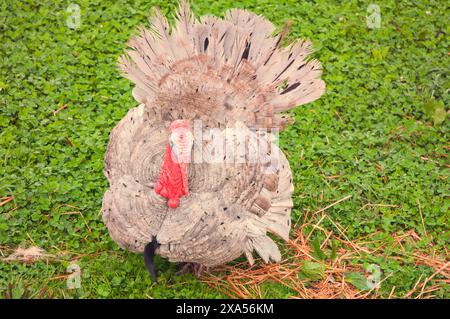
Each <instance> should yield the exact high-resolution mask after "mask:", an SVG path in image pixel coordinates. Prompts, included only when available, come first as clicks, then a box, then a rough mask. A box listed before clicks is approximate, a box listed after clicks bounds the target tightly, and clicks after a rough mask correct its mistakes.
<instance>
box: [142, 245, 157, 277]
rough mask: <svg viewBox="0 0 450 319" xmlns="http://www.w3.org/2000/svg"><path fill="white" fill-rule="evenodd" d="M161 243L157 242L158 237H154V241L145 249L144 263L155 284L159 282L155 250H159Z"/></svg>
mask: <svg viewBox="0 0 450 319" xmlns="http://www.w3.org/2000/svg"><path fill="white" fill-rule="evenodd" d="M158 246H159V243H158V241H157V240H156V237H152V241H151V242H149V243H148V244H147V245H145V248H144V262H145V266H146V267H147V270H148V273H149V274H150V277H152V281H153V282H158V278H157V276H156V270H155V265H154V263H153V258H154V257H155V250H156V248H158Z"/></svg>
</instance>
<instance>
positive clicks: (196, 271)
mask: <svg viewBox="0 0 450 319" xmlns="http://www.w3.org/2000/svg"><path fill="white" fill-rule="evenodd" d="M180 265H181V269H180V270H179V271H178V273H192V274H193V275H194V276H195V277H197V278H200V276H201V275H202V274H203V272H205V271H208V270H209V267H207V266H205V265H202V264H199V263H193V262H188V263H181V264H180Z"/></svg>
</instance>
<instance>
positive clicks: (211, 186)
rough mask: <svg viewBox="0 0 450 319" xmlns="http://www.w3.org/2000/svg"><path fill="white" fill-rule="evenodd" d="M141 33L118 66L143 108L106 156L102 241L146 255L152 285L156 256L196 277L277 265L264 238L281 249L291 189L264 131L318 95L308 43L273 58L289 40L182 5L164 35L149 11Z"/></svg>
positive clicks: (256, 22)
mask: <svg viewBox="0 0 450 319" xmlns="http://www.w3.org/2000/svg"><path fill="white" fill-rule="evenodd" d="M150 23H151V27H150V29H144V28H142V29H141V30H140V34H139V35H138V36H135V37H133V38H132V39H131V40H130V42H129V47H130V49H129V50H128V51H127V52H126V54H125V55H124V56H122V57H121V58H120V60H119V66H120V69H121V71H122V73H123V74H124V76H125V77H126V78H128V79H129V80H131V81H132V82H133V83H134V84H135V87H134V89H133V96H134V98H135V99H136V100H137V101H138V102H139V104H140V105H139V106H138V107H136V108H134V109H131V110H130V111H129V112H128V114H127V115H126V116H125V117H124V118H123V119H122V120H121V121H120V122H119V123H118V124H117V126H116V127H115V128H114V129H113V130H112V132H111V135H110V141H109V144H108V149H107V153H106V156H105V174H106V176H107V178H108V180H109V183H110V188H109V189H108V191H107V192H106V193H105V195H104V198H103V208H102V209H103V220H104V222H105V224H106V226H107V227H108V230H109V233H110V235H111V237H112V238H113V239H114V241H116V242H117V243H118V244H119V245H120V246H121V247H123V248H125V249H128V250H131V251H134V252H138V253H144V260H145V264H146V266H147V268H148V270H149V272H150V275H151V276H152V279H153V280H156V272H155V269H154V265H153V256H154V254H158V255H160V256H163V257H165V258H168V259H169V260H170V261H173V262H182V263H187V264H188V265H191V266H193V269H194V270H195V271H196V272H199V271H200V270H201V269H202V268H203V267H214V266H217V265H221V264H224V263H227V262H229V261H232V260H234V259H236V258H238V257H239V256H241V255H245V256H246V258H247V259H248V261H249V263H250V264H253V263H254V258H253V254H254V252H256V253H257V254H258V255H259V256H260V257H261V258H262V260H263V261H264V262H269V261H275V262H278V261H280V259H281V255H280V251H279V249H278V247H277V245H276V244H275V242H274V241H273V240H272V239H271V238H270V237H269V236H268V233H273V234H276V235H278V236H279V237H281V238H282V239H284V240H288V238H289V231H290V227H291V220H290V212H291V207H292V200H291V194H292V191H293V184H292V177H291V171H290V167H289V163H288V161H287V160H286V158H285V156H284V155H283V153H282V152H281V151H280V150H279V149H278V147H277V146H276V144H275V143H274V142H273V141H272V135H273V134H272V133H271V132H274V130H277V129H282V128H283V127H284V126H285V125H286V124H288V121H289V120H288V118H287V117H286V116H284V115H279V114H277V113H279V112H282V111H286V110H289V109H291V108H293V107H295V106H297V105H301V104H305V103H308V102H311V101H314V100H316V99H317V98H319V97H320V96H321V95H322V94H323V92H324V90H325V84H324V82H323V81H322V80H321V79H320V74H321V67H320V64H319V62H318V61H316V60H313V59H308V55H309V54H310V53H311V43H310V42H309V41H301V40H300V41H297V42H295V43H292V44H290V45H288V46H285V47H282V46H281V42H282V39H283V37H284V36H285V33H286V32H280V33H279V34H276V35H274V32H275V29H274V26H273V25H272V24H271V23H270V22H269V21H267V20H266V19H265V18H263V17H261V16H259V15H256V14H253V13H251V12H248V11H246V10H240V9H232V10H230V11H228V12H226V14H225V18H224V19H220V18H217V17H213V16H203V17H201V18H199V19H197V18H195V17H194V15H193V13H192V11H191V9H190V7H189V5H188V4H187V3H186V2H185V1H182V2H181V4H180V7H179V9H178V12H177V13H176V15H175V24H174V25H173V26H172V27H171V26H169V24H168V22H167V20H166V19H165V18H164V16H163V15H162V14H161V13H160V12H159V11H158V10H157V9H155V12H154V13H153V14H152V16H151V18H150ZM265 132H267V133H265ZM217 136H219V137H217ZM223 137H226V138H223ZM222 147H223V149H225V151H223V150H221V149H222Z"/></svg>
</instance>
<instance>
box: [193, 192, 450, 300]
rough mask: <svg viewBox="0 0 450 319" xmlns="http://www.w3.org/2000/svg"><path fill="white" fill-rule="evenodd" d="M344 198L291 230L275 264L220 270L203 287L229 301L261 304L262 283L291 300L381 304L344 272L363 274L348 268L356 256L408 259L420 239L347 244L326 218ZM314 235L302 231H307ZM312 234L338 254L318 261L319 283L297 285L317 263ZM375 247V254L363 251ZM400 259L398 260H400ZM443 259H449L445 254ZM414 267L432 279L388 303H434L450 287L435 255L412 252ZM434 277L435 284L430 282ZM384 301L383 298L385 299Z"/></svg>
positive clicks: (375, 295) (398, 237) (440, 259)
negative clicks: (335, 245)
mask: <svg viewBox="0 0 450 319" xmlns="http://www.w3.org/2000/svg"><path fill="white" fill-rule="evenodd" d="M347 198H349V196H347V197H344V198H343V199H341V200H339V201H337V202H335V203H333V204H331V205H329V206H327V207H325V209H321V210H319V211H317V212H316V213H314V214H312V215H310V216H308V215H309V214H306V215H305V217H304V219H303V222H300V223H299V225H295V226H294V230H293V232H294V236H292V237H293V239H292V240H290V241H289V242H288V243H287V244H286V254H285V255H287V256H289V257H287V258H285V259H284V260H283V261H282V262H281V263H278V264H266V265H263V266H261V264H259V265H258V264H256V265H255V266H253V267H251V268H248V267H249V266H248V263H246V262H242V263H239V264H236V265H233V266H223V267H220V268H218V269H216V270H214V271H213V272H210V273H206V274H205V275H204V276H203V277H202V281H204V282H205V283H207V284H208V285H209V286H210V287H214V288H217V289H219V290H220V291H222V292H223V293H225V294H226V295H228V296H229V297H232V298H264V297H265V296H264V293H263V292H262V290H263V289H262V286H261V285H262V284H263V283H266V282H275V283H279V284H281V285H283V286H285V287H287V288H289V289H290V290H291V291H292V292H293V294H292V295H291V296H290V297H291V298H308V299H309V298H322V299H331V298H352V299H366V298H380V296H379V288H378V287H380V286H378V287H374V288H373V289H371V290H369V291H361V290H359V289H357V288H356V287H355V286H353V285H352V284H351V283H349V282H348V281H347V280H346V278H345V274H346V272H349V271H351V272H355V271H356V272H361V273H364V270H363V267H362V265H359V266H350V264H351V263H350V262H351V261H352V260H353V261H354V260H355V258H357V257H358V256H360V255H361V254H370V255H372V256H377V255H378V256H382V255H383V252H384V251H385V250H386V249H389V248H394V247H395V246H397V245H398V246H399V247H400V251H401V252H400V254H399V255H400V256H396V257H389V258H398V259H402V258H407V257H411V253H407V252H406V251H405V249H404V247H403V244H404V243H405V241H410V242H411V241H412V242H417V241H420V240H421V239H422V238H421V237H420V236H419V235H417V233H416V232H414V231H413V230H410V231H407V232H406V233H404V234H402V235H397V234H393V238H394V241H393V244H392V245H391V247H389V246H388V244H387V243H383V242H381V241H379V240H371V237H372V236H374V235H375V234H376V233H375V234H372V235H370V236H366V237H365V238H359V239H357V240H353V241H350V240H349V239H348V238H347V236H346V235H345V229H344V228H343V227H342V226H341V225H339V224H338V223H335V222H333V220H332V219H331V218H330V217H329V216H328V215H327V214H326V213H325V210H326V209H327V208H329V207H331V206H334V205H335V204H337V203H339V202H341V201H342V200H345V199H347ZM324 219H328V220H329V221H330V222H331V224H332V225H333V230H327V229H324V228H322V227H320V224H321V223H322V221H323V220H324ZM311 226H312V228H313V230H312V231H311V230H307V229H311ZM314 231H320V232H323V233H324V234H325V237H326V239H325V241H323V242H322V244H321V248H322V249H323V248H325V247H331V240H332V239H334V240H335V241H338V242H339V243H340V248H339V249H338V250H337V252H336V258H335V259H334V260H333V261H330V260H327V261H323V262H322V263H325V272H324V276H323V278H322V279H321V280H318V281H311V280H301V279H299V276H298V274H299V273H300V272H301V269H302V264H303V261H304V260H309V261H314V262H319V261H318V260H316V259H315V258H314V257H313V256H312V254H311V251H312V247H311V244H310V238H311V234H312V232H314ZM369 244H371V247H373V246H376V248H371V249H369V248H368V245H369ZM403 253H404V255H403V256H402V254H403ZM445 256H447V257H448V256H449V255H448V252H447V251H445ZM412 257H413V258H414V263H415V265H424V266H428V267H431V268H432V269H433V270H434V273H433V274H432V275H431V276H429V277H427V278H423V276H420V278H418V280H417V283H416V284H415V286H414V287H413V289H411V290H410V291H409V292H408V293H407V294H405V295H396V293H395V289H396V287H395V286H393V287H392V288H391V292H390V294H389V296H388V297H387V298H433V297H434V295H433V292H435V291H437V290H440V289H443V285H444V284H447V285H448V284H450V273H449V271H448V268H449V265H450V262H448V261H447V260H446V259H448V258H447V257H444V258H443V257H442V256H440V255H438V254H437V253H436V252H435V251H432V252H431V253H429V254H425V253H424V252H423V251H418V250H417V251H414V252H413V254H412ZM391 275H394V274H387V275H384V274H383V276H382V278H381V282H380V285H382V284H383V283H382V282H383V281H384V280H386V279H387V278H388V277H390V276H391ZM437 275H439V278H442V277H444V279H437V278H435V277H436V276H437ZM432 279H434V280H433V286H430V282H431V280H432ZM385 297H386V296H385Z"/></svg>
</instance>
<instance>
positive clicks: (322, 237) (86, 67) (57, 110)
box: [0, 0, 450, 298]
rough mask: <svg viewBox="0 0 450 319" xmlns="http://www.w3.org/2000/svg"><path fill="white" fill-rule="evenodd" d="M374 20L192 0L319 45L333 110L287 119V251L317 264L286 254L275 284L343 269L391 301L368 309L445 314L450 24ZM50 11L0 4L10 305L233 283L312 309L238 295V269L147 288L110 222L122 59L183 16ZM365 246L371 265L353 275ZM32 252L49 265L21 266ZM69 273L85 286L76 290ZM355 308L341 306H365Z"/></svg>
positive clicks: (285, 291)
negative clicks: (153, 27) (290, 193)
mask: <svg viewBox="0 0 450 319" xmlns="http://www.w3.org/2000/svg"><path fill="white" fill-rule="evenodd" d="M372 2H373V1H354V0H352V1H346V2H345V3H344V2H341V1H320V0H317V1H306V0H305V1H282V0H280V1H273V0H272V1H268V0H259V1H256V0H255V1H249V0H245V1H225V0H219V1H206V0H194V1H193V9H194V12H195V13H196V14H197V15H203V14H214V15H223V14H224V12H225V11H226V10H227V9H229V8H231V7H241V8H247V9H250V10H252V11H254V12H256V13H259V14H262V15H264V16H265V17H267V18H268V19H270V20H271V21H272V22H274V23H275V24H276V26H277V27H279V28H281V27H282V25H283V23H284V22H285V21H287V20H291V21H292V22H293V26H292V34H291V39H294V38H297V37H307V38H311V39H312V41H313V43H314V45H315V48H316V53H315V56H316V57H317V58H318V59H319V60H320V61H321V62H322V65H323V68H324V75H323V78H324V80H325V82H326V83H327V93H326V94H325V95H324V96H323V97H322V98H321V99H320V100H318V101H316V102H314V103H311V104H308V105H305V106H302V107H299V108H297V109H295V110H294V111H293V112H292V113H293V114H294V115H295V120H296V121H295V124H294V125H292V126H290V127H289V128H288V129H287V130H286V131H284V132H283V133H282V134H281V141H280V145H281V147H282V149H283V150H284V151H285V153H286V154H287V156H288V158H289V161H290V164H291V168H292V170H293V174H294V182H295V193H294V203H295V207H294V210H293V220H294V221H296V222H298V223H299V225H300V226H301V227H302V228H301V232H299V231H293V232H292V236H291V238H292V242H293V243H295V242H296V241H297V243H299V240H300V243H301V245H303V246H301V247H306V248H304V249H303V251H304V252H308V251H309V252H311V253H308V254H309V256H308V255H304V254H303V255H302V254H300V253H299V252H298V251H297V253H293V251H292V247H291V248H290V246H289V245H286V246H285V247H284V251H285V256H286V259H287V260H288V261H287V262H288V264H286V266H283V265H281V266H276V267H290V266H289V265H291V266H292V262H293V260H294V261H296V262H297V263H298V265H300V267H301V268H299V269H297V268H295V267H294V269H297V270H298V274H299V275H298V280H299V282H301V283H304V284H305V285H306V287H310V288H311V289H316V290H317V289H321V288H320V287H322V286H321V285H324V284H326V282H327V281H326V280H325V279H324V278H325V277H326V278H329V276H325V274H330V275H332V276H333V274H334V273H333V272H332V271H331V270H330V269H341V268H342V267H346V269H351V271H350V272H346V273H344V274H341V273H340V274H337V273H336V277H333V278H335V279H339V280H344V281H345V282H348V283H350V284H351V285H350V286H348V285H347V286H346V287H347V288H348V289H350V290H351V291H352V292H354V291H355V290H356V291H366V292H367V290H366V287H365V286H364V283H365V281H364V278H365V277H364V276H367V275H368V274H370V273H371V271H370V269H373V267H372V266H370V265H377V267H379V269H380V272H381V275H380V278H381V280H382V283H381V284H380V287H379V288H377V289H375V291H374V290H372V291H368V292H369V293H370V294H368V295H367V297H382V298H387V297H408V298H416V297H420V298H423V297H429V298H433V297H434V298H436V297H446V298H449V297H450V289H449V277H448V270H447V267H446V265H448V263H447V264H446V263H445V262H446V261H447V262H448V258H449V254H448V250H447V246H448V244H449V227H448V225H449V213H448V208H449V199H448V195H449V193H448V189H449V184H448V175H449V174H448V168H449V162H448V151H449V149H450V144H449V142H448V140H449V135H448V132H449V130H448V129H449V123H448V120H446V115H447V113H446V112H447V107H448V87H449V82H448V79H447V75H448V59H449V56H448V45H449V43H448V33H449V27H448V23H446V21H448V20H449V19H448V18H449V17H448V11H447V12H446V11H445V10H443V8H442V2H441V1H425V0H417V1H394V0H389V1H379V2H378V5H379V6H380V10H381V27H380V28H378V29H370V28H367V26H366V18H365V17H366V15H368V14H370V13H368V12H367V8H368V5H369V4H370V3H372ZM39 3H40V4H37V2H36V3H35V2H34V1H20V2H18V1H12V0H7V1H2V3H1V4H0V13H1V14H0V22H1V23H0V56H1V63H0V197H1V199H0V255H1V256H0V257H1V258H2V260H1V261H0V295H1V296H6V297H20V296H25V297H30V298H37V297H40V298H48V297H64V298H96V297H99V298H105V297H108V298H119V297H120V298H147V297H152V298H175V297H176V298H207V297H208V298H216V297H227V296H229V295H230V293H229V290H230V287H231V286H230V285H231V283H234V284H236V283H238V285H240V286H239V287H238V288H239V289H238V291H242V287H248V286H249V285H251V287H252V289H254V290H251V291H256V293H251V294H250V295H254V296H257V297H280V298H287V297H291V296H300V297H302V296H303V297H308V296H312V297H314V296H316V295H313V294H309V295H308V294H307V293H306V292H305V291H306V290H301V292H299V291H300V290H299V291H295V289H294V290H293V289H292V287H289V286H286V284H285V283H283V282H279V281H276V280H273V279H274V278H278V277H276V275H271V276H268V278H266V279H268V280H262V281H261V282H252V283H248V282H245V280H244V282H242V278H241V277H242V276H241V277H239V276H237V277H236V275H239V271H240V270H239V269H242V267H244V268H245V267H246V266H242V265H239V264H237V265H235V266H229V267H230V268H226V269H223V271H222V272H219V273H213V276H215V277H217V278H219V279H214V278H211V277H209V276H206V278H204V279H202V280H197V279H195V278H193V277H192V276H190V275H176V274H175V272H176V268H175V266H174V265H171V264H170V263H168V262H167V261H165V260H163V259H157V265H158V268H159V269H160V283H159V284H157V285H153V284H151V281H150V278H149V276H148V275H147V272H146V269H145V267H144V265H143V261H142V257H141V256H139V255H135V254H132V253H128V252H125V251H123V250H121V249H119V248H118V246H117V245H116V244H115V243H114V242H113V241H112V240H111V239H110V237H109V235H108V233H107V230H106V228H105V226H104V224H103V222H102V219H101V214H100V211H99V210H100V206H101V199H102V196H103V193H104V192H105V190H106V189H107V187H108V185H107V181H106V179H105V177H104V176H103V173H102V169H103V155H104V152H105V148H106V143H107V141H108V135H109V132H110V130H111V129H112V128H113V127H114V125H115V124H116V123H117V122H118V121H119V120H120V119H121V118H122V117H123V116H124V115H125V114H126V112H127V110H129V109H130V108H132V107H134V106H136V102H135V101H134V100H133V98H132V96H131V85H130V83H129V82H128V81H127V80H125V79H123V78H122V77H121V76H120V75H119V72H118V71H117V69H116V61H117V57H118V56H119V55H120V54H121V53H122V52H123V50H124V48H125V46H126V42H127V40H128V39H129V37H130V36H131V35H132V34H133V33H134V32H135V30H136V27H137V26H138V25H140V24H145V23H146V16H147V14H148V12H149V10H150V8H151V7H152V6H153V5H156V4H157V5H159V6H160V7H161V8H162V10H163V11H164V12H165V13H170V12H172V11H173V10H174V8H175V5H176V4H175V1H164V2H162V1H161V2H158V1H148V0H145V1H117V2H116V1H114V2H112V1H99V0H95V1H82V0H79V1H76V3H77V4H79V6H80V8H81V25H80V28H79V29H70V28H68V27H67V25H66V19H67V18H68V15H69V13H67V12H66V8H67V7H68V5H69V4H70V3H71V1H55V2H52V1H39ZM349 195H351V197H348V198H347V199H346V200H343V201H342V202H340V203H338V204H336V205H332V206H331V207H329V208H327V209H325V210H324V209H323V208H326V207H327V206H329V205H330V204H333V203H335V202H336V201H337V200H339V199H341V198H344V197H347V196H349ZM315 212H316V214H314V213H315ZM322 216H325V217H323V218H322ZM302 225H303V226H302ZM338 229H339V231H338ZM308 234H311V235H310V236H309V237H308V236H307V235H308ZM300 235H301V236H300ZM302 236H303V237H302ZM301 238H303V239H302V240H301ZM368 238H369V239H368ZM306 239H307V240H306ZM339 239H340V240H341V241H339ZM361 241H363V243H361ZM333 242H334V243H335V244H336V245H337V246H336V247H335V248H333V245H334V244H333ZM349 243H351V244H349ZM355 243H356V244H360V245H362V246H358V247H364V250H361V251H359V253H357V254H354V255H350V257H349V256H348V255H346V253H347V252H349V249H350V250H351V251H353V252H354V251H355V250H358V249H355V247H352V245H355ZM27 247H40V248H42V249H44V250H45V253H46V254H47V255H46V256H44V257H45V258H43V259H41V260H36V259H37V257H36V256H31V257H30V256H28V257H26V256H25V257H24V256H22V258H16V260H15V261H14V260H11V259H12V257H11V256H13V257H14V256H15V255H14V251H16V252H17V248H27ZM299 247H300V246H299ZM308 249H309V250H308ZM333 252H334V253H333ZM333 255H334V256H333ZM417 255H419V256H422V259H420V257H417ZM295 256H297V257H295ZM16 257H17V256H16ZM331 257H334V258H331ZM8 258H10V259H9V260H8ZM292 258H294V259H292ZM295 258H297V259H295ZM305 259H306V260H308V262H304V261H303V260H305ZM336 260H337V261H338V262H335V261H336ZM421 260H422V261H424V260H425V261H427V262H421ZM74 261H75V262H76V263H77V264H78V265H79V266H80V268H81V271H82V272H81V281H82V284H81V288H80V289H73V290H69V289H67V287H66V280H67V278H68V277H69V275H68V274H67V272H66V269H67V267H68V266H69V265H70V264H71V262H74ZM437 261H440V262H441V263H439V265H441V267H437V269H436V265H437ZM442 261H444V263H443V264H442ZM289 263H290V264H289ZM442 265H443V266H442ZM271 267H273V266H271ZM370 267H372V268H370ZM442 267H443V268H442ZM441 268H442V269H441ZM278 269H280V268H278ZM367 272H368V273H367ZM272 273H273V270H270V269H269V270H267V274H272ZM222 276H225V277H223V278H222ZM226 276H228V278H229V281H228V283H226V284H225V286H223V283H222V284H221V285H219V284H218V282H221V281H220V280H221V279H220V278H222V280H228V279H227V277H226ZM362 276H363V277H362ZM258 278H259V277H258ZM244 279H245V278H244ZM270 279H272V280H270ZM218 280H219V281H218ZM426 280H427V281H426ZM205 281H206V282H205ZM425 281H426V282H425ZM430 288H435V289H434V290H433V289H431V290H432V291H429V292H428V290H430ZM258 289H259V291H260V293H259V294H258V293H257V292H258ZM261 291H262V292H261ZM333 291H334V290H333ZM348 291H349V290H345V291H343V292H342V293H341V294H339V293H338V294H337V295H336V296H335V297H352V296H356V295H358V296H361V293H358V292H355V293H356V295H352V294H351V293H346V292H348ZM302 294H304V295H302ZM232 296H238V297H239V295H232ZM245 296H248V295H245ZM324 296H325V295H324ZM327 296H331V295H327ZM241 297H242V296H241Z"/></svg>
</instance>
